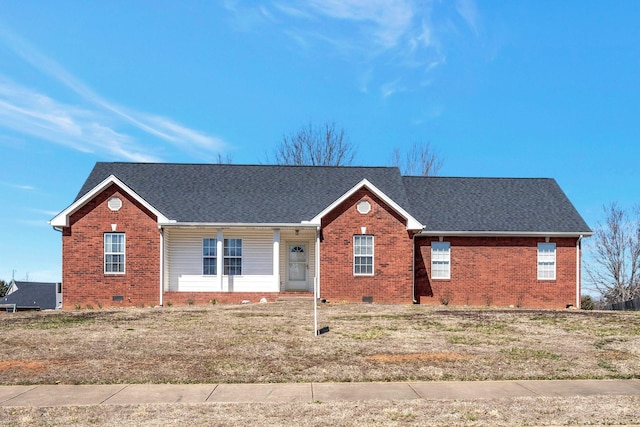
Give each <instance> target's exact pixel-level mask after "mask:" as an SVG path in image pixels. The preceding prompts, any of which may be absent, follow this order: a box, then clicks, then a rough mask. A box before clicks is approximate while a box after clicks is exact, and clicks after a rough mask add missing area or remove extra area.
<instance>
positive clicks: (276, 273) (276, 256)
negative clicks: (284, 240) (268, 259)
mask: <svg viewBox="0 0 640 427" xmlns="http://www.w3.org/2000/svg"><path fill="white" fill-rule="evenodd" d="M273 280H274V282H275V284H276V288H277V289H278V291H279V290H280V230H273Z"/></svg>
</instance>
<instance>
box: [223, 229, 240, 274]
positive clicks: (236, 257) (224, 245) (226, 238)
mask: <svg viewBox="0 0 640 427" xmlns="http://www.w3.org/2000/svg"><path fill="white" fill-rule="evenodd" d="M229 240H240V250H241V251H242V254H241V255H240V256H237V255H233V256H230V255H225V253H224V250H225V248H226V247H227V242H228V241H229ZM238 258H239V259H240V274H227V273H226V272H225V264H224V262H225V260H227V259H238ZM243 272H244V242H243V241H242V238H241V237H225V238H224V240H223V241H222V274H223V275H224V276H242V274H243Z"/></svg>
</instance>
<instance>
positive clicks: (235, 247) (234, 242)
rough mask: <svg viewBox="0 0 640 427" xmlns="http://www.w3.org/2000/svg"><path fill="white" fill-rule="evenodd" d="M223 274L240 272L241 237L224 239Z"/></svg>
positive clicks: (237, 274)
mask: <svg viewBox="0 0 640 427" xmlns="http://www.w3.org/2000/svg"><path fill="white" fill-rule="evenodd" d="M224 274H226V275H228V276H239V275H241V274H242V239H224Z"/></svg>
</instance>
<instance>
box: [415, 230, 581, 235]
mask: <svg viewBox="0 0 640 427" xmlns="http://www.w3.org/2000/svg"><path fill="white" fill-rule="evenodd" d="M418 236H443V237H446V236H471V237H504V236H507V237H516V236H520V237H580V236H582V237H589V236H593V232H592V231H589V232H557V231H434V230H423V231H422V232H420V233H418Z"/></svg>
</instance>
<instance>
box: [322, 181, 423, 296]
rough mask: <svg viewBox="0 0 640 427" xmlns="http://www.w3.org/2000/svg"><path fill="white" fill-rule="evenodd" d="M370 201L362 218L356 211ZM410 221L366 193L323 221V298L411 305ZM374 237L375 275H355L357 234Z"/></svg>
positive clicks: (358, 194) (348, 201) (348, 202)
mask: <svg viewBox="0 0 640 427" xmlns="http://www.w3.org/2000/svg"><path fill="white" fill-rule="evenodd" d="M360 200H368V201H369V203H370V204H371V211H370V212H369V213H368V214H366V215H363V214H361V213H359V212H358V211H357V209H356V204H357V203H358V202H359V201H360ZM405 223H406V221H405V219H404V218H402V217H401V216H399V215H398V214H397V213H396V212H395V211H393V210H392V209H391V208H389V207H388V206H387V205H386V204H385V203H384V202H383V201H382V200H381V199H379V198H378V197H376V196H375V195H374V194H373V193H371V192H370V191H369V190H366V189H361V190H359V191H357V192H356V193H355V194H353V195H352V196H351V197H349V198H348V199H347V200H345V201H344V203H342V204H341V205H340V206H338V207H337V208H336V209H334V210H333V211H332V212H330V213H329V214H328V215H327V216H326V217H325V218H323V220H322V238H321V243H320V292H321V294H320V296H321V297H322V298H326V299H328V300H329V301H331V302H340V301H348V302H362V298H363V297H373V302H374V303H403V304H411V303H412V301H413V297H412V274H413V273H412V267H413V265H412V256H413V255H412V254H413V251H412V245H413V242H412V238H411V236H410V235H409V233H408V232H407V230H406V225H405ZM361 227H367V230H366V233H365V234H368V235H373V236H374V275H373V276H355V275H354V274H353V236H354V235H359V234H362V232H361Z"/></svg>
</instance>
